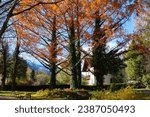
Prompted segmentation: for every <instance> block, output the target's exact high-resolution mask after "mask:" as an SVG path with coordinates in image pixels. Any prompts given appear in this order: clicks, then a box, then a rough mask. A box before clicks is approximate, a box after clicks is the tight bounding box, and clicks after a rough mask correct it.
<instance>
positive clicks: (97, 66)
mask: <svg viewBox="0 0 150 117" xmlns="http://www.w3.org/2000/svg"><path fill="white" fill-rule="evenodd" d="M138 5H139V2H138V1H128V0H127V1H124V0H122V1H117V0H114V1H108V0H104V1H100V0H95V1H89V3H88V5H87V6H89V7H87V8H88V10H87V11H88V13H87V14H88V17H91V22H93V21H94V27H93V38H92V45H93V48H92V53H93V55H92V56H93V57H92V61H93V67H94V75H95V77H96V80H97V86H98V87H99V88H102V87H103V76H104V75H105V74H107V73H109V71H108V70H107V59H106V54H105V53H106V48H105V47H106V44H107V43H108V42H110V41H111V40H112V39H113V37H114V36H115V35H116V34H117V33H118V32H121V30H123V28H122V25H123V24H124V23H125V22H126V21H127V20H129V18H130V16H131V15H132V14H133V13H134V12H135V11H136V8H137V6H138ZM123 42H125V40H124V41H122V42H119V43H118V45H121V43H123ZM122 45H124V44H122Z"/></svg>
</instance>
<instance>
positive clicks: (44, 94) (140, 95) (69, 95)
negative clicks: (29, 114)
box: [0, 87, 150, 100]
mask: <svg viewBox="0 0 150 117" xmlns="http://www.w3.org/2000/svg"><path fill="white" fill-rule="evenodd" d="M0 100H150V89H133V88H132V87H126V88H123V89H120V90H117V91H111V90H105V91H98V90H97V91H90V90H85V89H76V90H71V89H54V90H48V89H45V90H39V91H36V92H33V91H30V92H28V91H0Z"/></svg>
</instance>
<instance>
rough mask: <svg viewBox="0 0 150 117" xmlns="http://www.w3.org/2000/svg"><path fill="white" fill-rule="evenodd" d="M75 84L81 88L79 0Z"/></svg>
mask: <svg viewBox="0 0 150 117" xmlns="http://www.w3.org/2000/svg"><path fill="white" fill-rule="evenodd" d="M77 41H78V43H77V63H78V64H77V82H78V88H80V87H81V82H82V75H81V60H80V59H81V51H80V48H81V44H80V23H79V0H77Z"/></svg>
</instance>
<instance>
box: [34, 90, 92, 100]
mask: <svg viewBox="0 0 150 117" xmlns="http://www.w3.org/2000/svg"><path fill="white" fill-rule="evenodd" d="M35 95H37V96H41V97H44V98H47V99H49V98H50V99H55V98H65V99H68V100H69V99H71V100H83V99H89V97H90V94H89V93H88V91H86V90H83V89H80V90H79V89H77V90H71V89H64V90H61V89H54V90H49V89H46V90H39V91H37V92H36V94H35Z"/></svg>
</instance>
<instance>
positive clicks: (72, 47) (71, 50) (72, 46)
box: [69, 21, 78, 89]
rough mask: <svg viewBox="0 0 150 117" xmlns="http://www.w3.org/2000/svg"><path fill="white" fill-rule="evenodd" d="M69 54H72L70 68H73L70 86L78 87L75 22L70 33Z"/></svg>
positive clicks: (72, 87)
mask: <svg viewBox="0 0 150 117" xmlns="http://www.w3.org/2000/svg"><path fill="white" fill-rule="evenodd" d="M69 54H70V69H71V80H70V88H71V89H76V88H77V87H78V86H77V85H78V83H77V67H76V63H77V58H76V47H75V29H74V22H73V21H72V24H71V26H70V35H69Z"/></svg>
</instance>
